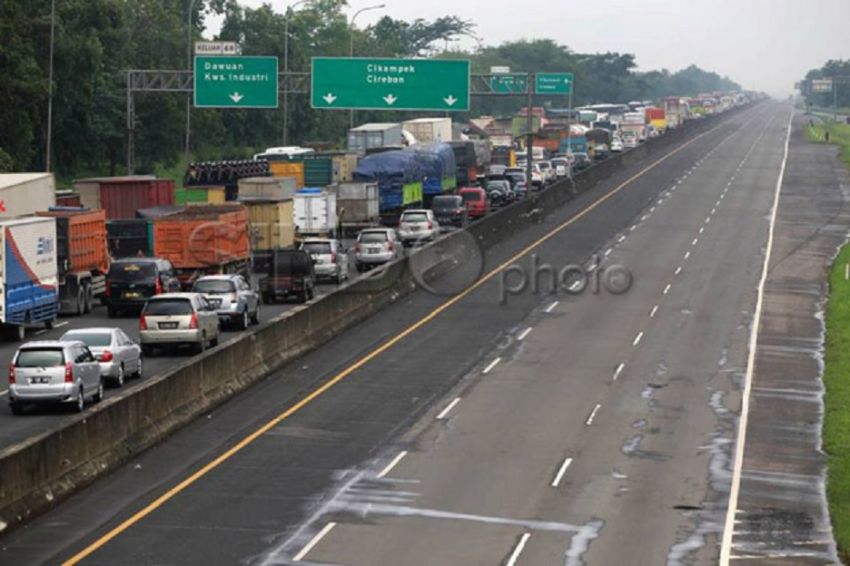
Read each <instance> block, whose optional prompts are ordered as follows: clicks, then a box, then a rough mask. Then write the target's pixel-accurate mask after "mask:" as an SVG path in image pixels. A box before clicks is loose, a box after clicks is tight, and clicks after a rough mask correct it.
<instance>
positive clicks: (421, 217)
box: [401, 212, 428, 223]
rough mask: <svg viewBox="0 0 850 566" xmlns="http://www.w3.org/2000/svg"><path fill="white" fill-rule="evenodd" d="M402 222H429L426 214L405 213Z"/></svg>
mask: <svg viewBox="0 0 850 566" xmlns="http://www.w3.org/2000/svg"><path fill="white" fill-rule="evenodd" d="M401 221H402V222H415V223H418V222H428V215H427V214H425V213H424V212H405V213H404V214H402V215H401Z"/></svg>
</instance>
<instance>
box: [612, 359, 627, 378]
mask: <svg viewBox="0 0 850 566" xmlns="http://www.w3.org/2000/svg"><path fill="white" fill-rule="evenodd" d="M625 367H626V364H624V363H620V365H618V366H617V369H616V370H614V381H617V380H618V379H619V378H620V373H621V372H622V371H623V368H625Z"/></svg>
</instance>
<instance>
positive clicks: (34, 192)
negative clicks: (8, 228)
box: [0, 173, 56, 218]
mask: <svg viewBox="0 0 850 566" xmlns="http://www.w3.org/2000/svg"><path fill="white" fill-rule="evenodd" d="M55 205H56V186H55V183H54V180H53V174H52V173H3V174H0V218H17V217H19V216H25V215H27V214H33V213H35V211H37V210H47V209H48V208H50V207H51V206H55Z"/></svg>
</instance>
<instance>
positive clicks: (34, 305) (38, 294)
mask: <svg viewBox="0 0 850 566" xmlns="http://www.w3.org/2000/svg"><path fill="white" fill-rule="evenodd" d="M0 250H2V254H3V256H2V260H0V287H2V290H0V325H2V329H3V333H4V334H5V335H6V337H7V338H9V339H12V340H18V341H20V340H23V339H24V337H25V333H26V327H27V326H30V325H34V324H44V325H45V326H46V327H47V328H52V327H53V321H54V320H56V316H57V315H58V313H59V274H58V271H57V264H56V220H55V219H53V218H42V217H36V216H33V217H28V218H18V219H10V220H0Z"/></svg>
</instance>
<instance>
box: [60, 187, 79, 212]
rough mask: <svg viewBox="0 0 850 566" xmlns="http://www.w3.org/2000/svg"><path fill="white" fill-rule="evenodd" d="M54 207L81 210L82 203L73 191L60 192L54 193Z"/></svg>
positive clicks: (77, 194)
mask: <svg viewBox="0 0 850 566" xmlns="http://www.w3.org/2000/svg"><path fill="white" fill-rule="evenodd" d="M56 206H64V207H74V208H82V207H83V202H82V201H81V200H80V195H79V193H75V192H73V191H62V192H57V193H56Z"/></svg>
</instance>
